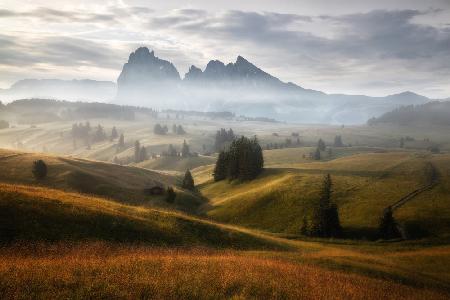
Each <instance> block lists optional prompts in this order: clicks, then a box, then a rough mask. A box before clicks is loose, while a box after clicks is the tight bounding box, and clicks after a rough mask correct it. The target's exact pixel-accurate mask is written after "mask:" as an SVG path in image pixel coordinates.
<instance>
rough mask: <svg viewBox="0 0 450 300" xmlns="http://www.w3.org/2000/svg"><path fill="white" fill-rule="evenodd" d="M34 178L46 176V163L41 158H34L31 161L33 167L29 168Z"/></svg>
mask: <svg viewBox="0 0 450 300" xmlns="http://www.w3.org/2000/svg"><path fill="white" fill-rule="evenodd" d="M31 172H32V173H33V176H34V178H36V179H38V180H40V179H44V178H45V177H46V176H47V164H46V163H45V162H44V161H43V160H42V159H39V160H36V161H34V162H33V168H32V170H31Z"/></svg>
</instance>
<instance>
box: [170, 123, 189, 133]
mask: <svg viewBox="0 0 450 300" xmlns="http://www.w3.org/2000/svg"><path fill="white" fill-rule="evenodd" d="M172 132H173V133H174V134H177V135H183V134H186V131H185V130H184V128H183V126H181V125H176V124H173V125H172Z"/></svg>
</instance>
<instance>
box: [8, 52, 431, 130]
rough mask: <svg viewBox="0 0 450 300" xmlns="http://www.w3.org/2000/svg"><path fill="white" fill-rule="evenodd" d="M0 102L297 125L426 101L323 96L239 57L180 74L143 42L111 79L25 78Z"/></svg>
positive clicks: (347, 120) (346, 120) (355, 119)
mask: <svg viewBox="0 0 450 300" xmlns="http://www.w3.org/2000/svg"><path fill="white" fill-rule="evenodd" d="M0 97H1V98H0V100H14V99H20V98H30V97H37V98H38V97H39V98H57V99H67V100H95V101H106V102H110V101H112V102H113V103H117V104H122V105H135V106H144V107H151V108H156V109H178V110H196V111H230V112H232V113H235V114H236V115H246V116H248V117H266V118H273V119H277V120H284V121H290V122H299V123H334V124H362V123H366V121H367V120H368V119H370V118H372V117H376V116H380V115H382V114H383V113H386V112H389V111H391V110H393V109H395V108H398V107H400V106H404V105H412V104H413V105H420V104H424V103H427V102H429V101H430V100H431V99H429V98H427V97H424V96H421V95H418V94H415V93H413V92H409V91H407V92H403V93H399V94H394V95H389V96H385V97H371V96H365V95H344V94H326V93H324V92H321V91H316V90H310V89H305V88H303V87H301V86H299V85H297V84H294V83H292V82H283V81H281V80H280V79H278V78H277V77H275V76H273V75H271V74H269V73H267V72H265V71H263V70H262V69H260V68H259V67H257V66H256V65H254V64H252V63H251V62H249V61H248V60H247V59H245V58H244V57H242V56H238V57H237V58H236V61H235V62H231V63H228V64H225V63H223V62H221V61H219V60H210V61H209V62H208V63H207V65H206V66H205V68H204V69H203V70H202V69H201V68H199V67H197V66H194V65H192V66H191V67H190V68H189V71H188V72H187V73H186V74H185V75H184V77H181V76H180V73H179V72H178V70H177V68H176V67H175V66H174V64H173V63H172V62H170V61H168V60H164V59H162V58H159V57H157V56H156V55H155V52H154V51H150V50H149V49H148V48H147V47H140V48H138V49H136V50H135V51H134V52H132V53H131V54H130V55H129V57H128V61H127V62H126V63H125V64H124V66H123V68H122V71H121V73H120V75H119V77H118V79H117V85H116V84H115V83H113V82H107V81H93V80H72V81H64V80H56V79H55V80H35V79H31V80H24V81H19V82H17V83H16V84H14V85H13V86H12V87H11V88H10V89H8V90H3V91H1V90H0Z"/></svg>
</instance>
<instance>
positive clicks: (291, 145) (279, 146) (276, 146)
mask: <svg viewBox="0 0 450 300" xmlns="http://www.w3.org/2000/svg"><path fill="white" fill-rule="evenodd" d="M300 145H301V142H300V138H297V139H296V140H295V141H294V142H293V141H292V139H290V138H287V139H286V140H285V141H284V143H269V144H266V147H265V149H266V150H272V149H283V148H295V147H298V146H300Z"/></svg>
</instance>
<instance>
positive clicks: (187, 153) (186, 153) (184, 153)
mask: <svg viewBox="0 0 450 300" xmlns="http://www.w3.org/2000/svg"><path fill="white" fill-rule="evenodd" d="M189 156H191V152H190V150H189V145H188V144H187V143H186V140H184V141H183V145H182V147H181V157H184V158H186V157H189Z"/></svg>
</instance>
